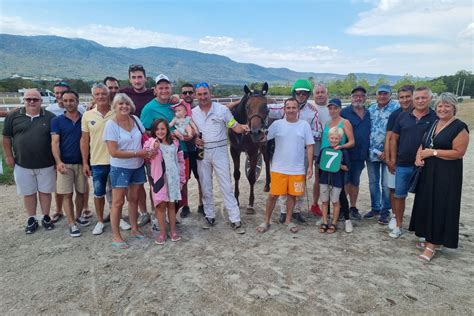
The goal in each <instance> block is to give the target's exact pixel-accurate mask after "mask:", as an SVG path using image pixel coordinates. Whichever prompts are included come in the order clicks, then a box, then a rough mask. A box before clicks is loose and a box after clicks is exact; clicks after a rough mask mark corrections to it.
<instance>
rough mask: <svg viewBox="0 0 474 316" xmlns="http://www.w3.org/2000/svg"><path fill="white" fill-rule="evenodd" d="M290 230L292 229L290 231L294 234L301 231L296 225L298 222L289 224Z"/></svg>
mask: <svg viewBox="0 0 474 316" xmlns="http://www.w3.org/2000/svg"><path fill="white" fill-rule="evenodd" d="M288 230H289V231H290V233H293V234H296V233H297V232H298V231H299V229H298V226H296V224H294V223H289V224H288Z"/></svg>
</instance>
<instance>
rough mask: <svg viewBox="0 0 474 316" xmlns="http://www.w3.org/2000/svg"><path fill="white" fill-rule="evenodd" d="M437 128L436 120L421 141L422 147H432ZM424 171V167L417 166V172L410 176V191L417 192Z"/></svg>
mask: <svg viewBox="0 0 474 316" xmlns="http://www.w3.org/2000/svg"><path fill="white" fill-rule="evenodd" d="M435 129H436V121H435V122H434V123H433V124H432V125H431V128H430V129H429V130H428V132H426V133H425V135H423V140H422V141H421V148H423V149H425V148H431V147H432V142H431V139H432V136H433V133H434V130H435ZM422 171H423V167H417V168H416V170H415V172H413V174H412V175H411V177H410V181H408V192H410V193H416V189H417V188H418V182H419V181H420V177H421V172H422Z"/></svg>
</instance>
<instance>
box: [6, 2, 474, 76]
mask: <svg viewBox="0 0 474 316" xmlns="http://www.w3.org/2000/svg"><path fill="white" fill-rule="evenodd" d="M473 2H474V1H473V0H406V1H402V0H313V1H309V0H253V1H247V0H240V1H235V0H199V1H195V0H189V1H185V0H153V1H152V0H114V1H90V0H69V1H64V0H62V1H57V0H47V1H44V0H0V33H6V34H16V35H58V36H63V37H70V38H84V39H88V40H93V41H95V42H98V43H100V44H102V45H104V46H110V47H130V48H140V47H147V46H160V47H173V48H182V49H188V50H195V51H199V52H204V53H212V54H218V55H224V56H227V57H229V58H231V59H233V60H235V61H237V62H245V63H254V64H258V65H261V66H265V67H285V68H289V69H292V70H296V71H310V72H318V73H322V72H329V73H338V74H347V73H351V72H366V73H383V74H391V75H405V74H409V75H413V76H419V77H424V76H429V77H436V76H440V75H451V74H454V73H455V72H456V71H458V70H462V69H464V70H468V71H474V4H473Z"/></svg>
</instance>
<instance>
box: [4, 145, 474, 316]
mask: <svg viewBox="0 0 474 316" xmlns="http://www.w3.org/2000/svg"><path fill="white" fill-rule="evenodd" d="M473 152H474V144H472V137H471V146H470V148H469V152H468V154H467V156H466V157H465V159H464V162H465V170H464V179H465V180H464V187H463V200H462V212H461V227H460V247H459V249H458V250H456V251H447V250H445V251H443V252H441V253H439V254H437V257H436V258H435V260H434V261H433V262H432V263H430V264H424V263H422V262H420V261H418V260H417V259H416V255H417V254H418V253H419V251H418V250H417V249H415V247H414V244H415V242H416V240H417V239H416V237H415V236H414V235H413V234H411V233H407V234H405V235H403V236H402V237H401V238H400V239H398V240H393V239H391V238H390V237H389V236H388V234H387V228H386V227H384V226H381V225H379V224H377V223H376V222H375V221H374V220H365V221H355V222H354V225H355V230H354V232H353V233H352V234H346V233H345V232H344V231H343V227H342V226H343V225H341V224H340V226H339V230H338V232H337V233H336V234H334V235H327V234H324V235H322V234H320V233H318V231H317V229H316V226H315V222H316V218H315V217H314V216H312V215H309V214H307V213H305V214H304V215H306V216H307V218H308V219H309V223H308V224H307V225H304V226H300V228H301V231H300V232H299V233H298V234H296V235H292V234H290V233H289V232H287V230H285V229H284V227H282V225H280V224H277V222H276V219H277V217H276V215H275V216H274V223H273V224H272V228H271V230H270V231H269V232H268V233H266V234H264V235H257V233H256V232H255V227H256V226H257V225H258V224H259V223H260V222H261V221H262V217H263V215H262V214H263V207H264V203H265V201H266V193H263V192H262V190H263V176H261V177H260V180H259V181H258V183H257V199H256V210H257V214H256V215H245V214H244V213H245V207H244V206H242V207H241V211H242V214H244V215H243V216H242V218H243V221H244V224H245V226H246V228H247V234H245V235H237V234H235V233H234V232H233V231H232V230H231V229H230V227H229V225H228V223H227V220H226V218H227V216H226V213H225V212H224V211H223V203H222V199H221V196H220V193H219V192H218V190H217V189H216V197H217V199H216V205H217V209H219V210H220V212H219V214H218V217H217V221H218V225H217V226H216V227H215V228H213V229H211V230H210V231H204V230H202V229H201V223H202V218H201V216H200V215H198V214H197V213H196V208H197V204H194V207H192V211H193V212H192V215H191V216H190V217H188V218H186V219H185V220H184V221H183V224H182V225H181V228H180V231H181V233H182V235H183V240H182V241H181V242H178V243H172V242H171V241H168V242H167V243H166V245H165V246H157V245H155V244H154V243H153V238H152V234H151V231H150V226H149V225H148V226H146V231H147V233H148V235H149V237H150V238H148V239H146V240H143V241H133V240H130V245H131V248H130V249H129V250H122V251H119V250H115V249H112V247H111V246H110V242H111V233H110V227H108V226H107V227H106V232H105V233H104V234H103V235H102V236H93V235H92V233H91V231H92V227H88V228H85V229H83V236H82V237H80V238H76V239H73V238H71V237H69V235H68V234H67V224H66V222H65V221H64V220H62V221H60V222H59V223H58V225H57V228H56V229H55V230H53V231H44V230H43V229H42V228H41V227H40V228H41V229H40V230H39V231H37V232H36V233H35V234H33V235H30V236H27V235H25V233H24V224H25V213H24V211H23V209H22V203H21V199H20V198H19V197H18V196H17V195H16V191H15V187H14V186H2V187H0V198H1V205H0V211H1V218H2V219H3V221H2V222H1V229H0V238H1V243H0V253H1V259H0V271H2V272H1V274H0V284H1V285H2V286H1V287H0V311H1V312H2V313H3V314H26V313H35V314H36V313H42V314H66V313H68V314H69V313H71V312H72V313H74V314H116V313H117V314H145V313H147V314H148V313H149V314H160V315H161V314H173V315H182V314H199V315H207V314H227V315H234V314H245V315H247V314H252V315H254V314H259V315H278V314H303V315H307V314H355V313H370V314H413V313H414V314H433V313H435V314H438V315H445V314H451V315H452V314H456V315H459V314H473V313H474V294H473V293H474V282H473V280H474V265H473V264H472V262H474V251H473V244H474V236H473V234H474V214H473V213H472V209H473V203H474V201H473V196H474V195H473V193H474V190H473V183H474V181H473V176H474V159H473V156H474V155H473ZM362 178H363V183H362V185H361V194H360V201H359V209H361V210H368V209H369V206H370V202H369V194H368V188H367V175H366V174H365V173H364V174H363V175H362ZM190 187H191V190H190V191H191V192H193V194H192V195H191V197H190V200H191V201H194V202H195V201H197V194H196V182H195V181H194V180H192V181H191V185H190ZM215 188H217V185H215ZM241 188H242V189H241V191H242V198H241V204H242V205H245V204H246V200H247V192H248V189H247V184H246V182H242V184H241ZM412 200H413V199H412V197H410V198H409V202H408V203H407V205H409V206H408V207H407V214H406V216H405V225H407V223H408V221H409V216H410V213H411V204H412ZM124 235H125V236H126V237H128V232H125V234H124Z"/></svg>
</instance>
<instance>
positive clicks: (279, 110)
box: [268, 102, 329, 138]
mask: <svg viewBox="0 0 474 316" xmlns="http://www.w3.org/2000/svg"><path fill="white" fill-rule="evenodd" d="M283 106H284V105H283V103H280V104H269V105H268V109H269V110H270V112H269V113H268V117H269V118H271V119H280V118H283V117H284V115H285V111H284V109H283ZM321 108H322V109H321V111H322V114H321V113H320V109H319V106H318V107H317V106H316V105H313V104H311V103H309V102H307V103H306V104H305V105H304V106H303V108H302V109H300V112H299V116H298V119H299V120H303V121H306V122H307V123H308V124H309V127H310V128H311V131H312V133H313V136H314V137H315V138H321V135H322V133H323V130H324V124H325V123H326V121H327V119H329V112H328V109H327V107H321ZM318 122H319V124H318Z"/></svg>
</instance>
